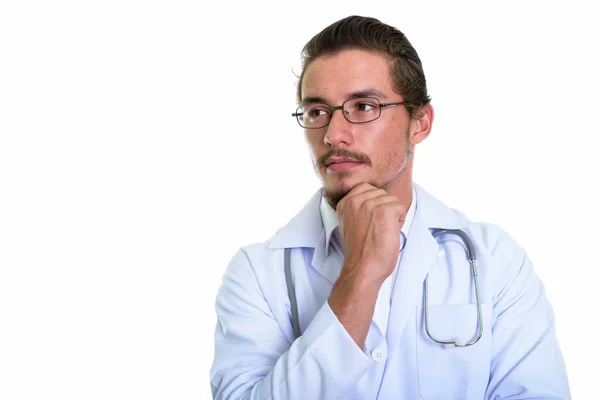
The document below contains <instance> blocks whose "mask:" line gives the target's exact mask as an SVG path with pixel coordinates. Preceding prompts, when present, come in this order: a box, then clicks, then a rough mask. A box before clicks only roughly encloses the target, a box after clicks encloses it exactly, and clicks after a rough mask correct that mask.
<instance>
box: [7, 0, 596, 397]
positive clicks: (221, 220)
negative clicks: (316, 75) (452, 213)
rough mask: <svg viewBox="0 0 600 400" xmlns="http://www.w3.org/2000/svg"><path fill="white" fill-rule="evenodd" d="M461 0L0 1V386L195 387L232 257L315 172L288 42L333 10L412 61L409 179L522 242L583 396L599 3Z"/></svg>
mask: <svg viewBox="0 0 600 400" xmlns="http://www.w3.org/2000/svg"><path fill="white" fill-rule="evenodd" d="M480 3H483V2H472V3H466V2H457V1H452V2H442V1H439V2H427V3H425V2H416V1H399V0H397V1H393V2H392V1H366V2H365V1H357V2H352V1H344V2H325V1H304V2H293V3H292V2H277V3H275V2H274V3H273V4H267V3H265V2H256V1H252V2H247V3H244V2H239V3H238V4H236V3H232V2H228V1H220V2H205V3H203V2H198V1H131V0H120V1H102V2H100V1H97V2H91V1H86V2H81V1H54V2H42V1H38V2H32V1H4V2H2V3H1V5H0V398H2V399H6V400H12V399H46V398H60V399H106V398H111V399H133V398H135V399H142V398H143V399H198V398H200V399H207V398H209V397H210V385H209V368H210V364H211V361H212V355H213V348H212V346H213V343H212V335H213V329H214V324H215V322H216V319H215V313H214V299H215V296H216V292H217V289H218V286H219V283H220V281H221V276H222V274H223V272H224V269H225V267H226V265H227V263H228V261H229V259H230V258H231V257H232V256H233V254H234V253H235V251H236V250H237V249H238V248H239V247H240V246H243V245H246V244H249V243H252V242H257V241H263V240H266V239H268V238H269V237H270V236H271V235H273V234H274V233H275V231H276V230H277V229H278V228H280V227H281V226H282V225H283V224H284V223H285V222H287V221H288V220H289V219H290V218H291V217H292V216H293V215H294V214H295V213H296V212H297V211H298V210H299V209H300V208H301V207H302V205H303V204H304V203H305V202H306V201H307V200H308V198H309V197H310V196H311V195H312V193H313V192H314V191H315V190H316V189H317V188H318V186H319V181H318V180H317V178H316V176H315V175H314V172H313V171H312V167H311V164H310V158H309V153H308V149H307V146H306V144H305V142H304V138H303V132H302V130H301V129H300V128H299V127H298V126H297V124H296V121H295V120H294V119H293V118H292V117H291V115H290V114H291V112H292V111H293V110H294V108H295V103H294V94H295V82H296V79H295V77H294V72H296V73H298V72H299V71H300V70H299V65H300V64H299V61H300V57H299V56H300V50H301V48H302V46H303V45H304V43H305V42H306V41H307V40H309V39H310V38H311V37H312V36H313V35H314V34H316V33H317V32H318V31H319V30H321V29H322V28H324V27H325V26H327V25H328V24H330V23H332V22H334V21H336V20H338V19H340V18H343V17H345V16H347V15H350V14H362V15H370V16H374V17H377V18H380V19H381V20H382V21H383V22H387V23H390V24H392V25H394V26H397V27H398V28H399V29H401V30H402V31H404V32H405V33H406V35H407V36H408V38H409V40H411V42H412V43H413V45H414V46H415V48H416V49H417V51H418V52H419V54H420V56H421V58H422V61H423V65H424V68H425V72H426V76H427V79H428V84H429V91H430V94H431V96H432V98H433V105H434V107H435V110H436V118H435V123H434V128H433V132H432V134H431V136H430V137H429V138H428V139H427V141H426V142H425V143H423V144H422V145H420V146H418V147H417V149H416V166H415V181H416V182H418V183H420V184H421V185H422V186H423V187H424V188H425V189H426V190H428V191H429V192H430V193H432V194H433V195H435V196H436V197H438V198H440V199H442V200H443V201H444V202H446V203H447V204H448V205H450V206H452V207H454V208H457V209H460V210H462V211H464V212H465V213H466V214H467V215H468V216H469V217H470V218H471V219H473V220H479V221H489V222H494V223H497V224H499V225H501V226H502V227H503V228H504V229H506V230H507V231H508V232H509V233H510V234H511V235H513V236H514V237H515V238H516V239H517V240H518V241H519V243H520V244H521V245H522V246H524V247H525V248H526V249H527V250H528V253H529V255H530V257H531V258H532V260H533V261H534V264H535V266H536V271H537V272H538V274H539V275H540V276H541V277H542V279H543V281H544V283H545V285H546V287H547V293H548V296H549V298H550V300H551V302H552V304H553V306H554V310H555V315H556V321H557V332H558V337H559V340H560V343H561V347H562V350H563V354H564V357H565V360H566V363H567V368H568V372H569V378H570V382H571V388H572V393H573V397H574V398H576V399H589V398H591V396H593V395H592V393H594V394H596V393H597V389H596V387H597V379H598V377H597V372H598V368H597V365H598V364H597V361H598V359H600V350H599V349H600V347H599V346H598V345H597V343H598V335H597V333H598V331H597V329H596V327H597V320H598V306H599V301H598V295H597V291H598V284H599V282H600V281H599V279H598V278H599V274H598V270H599V267H600V262H599V261H598V253H597V252H596V250H597V247H596V246H597V241H598V239H597V238H598V237H599V232H598V226H599V223H600V218H599V214H598V204H599V203H600V197H599V195H598V172H599V171H600V163H599V161H598V156H597V151H598V146H597V143H598V138H599V137H600V136H599V135H600V129H599V125H598V117H597V116H598V110H599V109H600V104H599V102H598V93H599V91H600V84H599V78H598V71H600V63H599V62H598V60H597V54H598V39H600V30H599V28H598V24H597V12H595V11H593V9H592V6H591V4H592V3H593V2H591V1H590V2H584V1H561V2H542V1H540V2H526V1H519V2H516V1H515V2H506V1H505V2H501V3H498V5H482V4H480ZM549 3H551V4H549Z"/></svg>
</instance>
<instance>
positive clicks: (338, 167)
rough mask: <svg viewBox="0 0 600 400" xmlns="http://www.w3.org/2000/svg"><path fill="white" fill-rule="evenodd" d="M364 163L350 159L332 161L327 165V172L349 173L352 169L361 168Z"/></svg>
mask: <svg viewBox="0 0 600 400" xmlns="http://www.w3.org/2000/svg"><path fill="white" fill-rule="evenodd" d="M361 164H362V163H361V162H358V161H354V160H348V159H340V160H330V161H329V162H328V164H327V165H326V167H327V171H331V172H339V171H348V170H350V169H353V168H356V167H358V166H360V165H361Z"/></svg>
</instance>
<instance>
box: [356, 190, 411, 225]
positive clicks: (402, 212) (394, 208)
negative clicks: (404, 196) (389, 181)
mask: <svg viewBox="0 0 600 400" xmlns="http://www.w3.org/2000/svg"><path fill="white" fill-rule="evenodd" d="M365 206H367V207H370V208H371V209H373V210H374V209H375V208H378V207H385V208H386V211H387V212H393V213H394V214H395V215H396V217H397V218H398V221H404V219H405V218H406V213H407V211H408V208H407V207H406V206H405V205H404V204H402V203H400V201H398V198H397V197H396V196H393V195H386V196H381V197H377V198H373V199H370V200H368V201H367V202H365Z"/></svg>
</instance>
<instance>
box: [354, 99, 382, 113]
mask: <svg viewBox="0 0 600 400" xmlns="http://www.w3.org/2000/svg"><path fill="white" fill-rule="evenodd" d="M354 107H355V108H356V111H361V112H368V111H373V110H374V109H375V107H377V105H376V104H373V103H369V102H364V101H361V102H358V103H356V105H355V106H354Z"/></svg>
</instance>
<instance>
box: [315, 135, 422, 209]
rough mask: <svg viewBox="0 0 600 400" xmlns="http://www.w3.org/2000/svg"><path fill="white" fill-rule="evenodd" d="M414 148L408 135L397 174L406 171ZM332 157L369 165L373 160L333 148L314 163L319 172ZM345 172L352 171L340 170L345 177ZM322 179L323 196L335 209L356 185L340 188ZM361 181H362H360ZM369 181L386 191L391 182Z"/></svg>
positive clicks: (362, 155)
mask: <svg viewBox="0 0 600 400" xmlns="http://www.w3.org/2000/svg"><path fill="white" fill-rule="evenodd" d="M413 150H414V146H413V145H412V144H411V143H410V142H409V140H408V137H407V138H406V143H405V150H404V160H402V165H401V166H400V168H399V169H398V170H397V172H396V175H400V174H401V173H402V172H404V170H405V169H406V166H407V165H408V160H409V159H410V157H411V156H412V154H413ZM330 157H346V158H352V159H355V160H357V161H359V162H363V163H365V164H367V165H368V166H372V163H371V160H370V159H369V158H368V157H367V156H366V155H364V154H358V153H352V152H349V151H347V150H343V149H331V150H330V151H328V152H327V153H326V154H325V155H323V156H322V157H321V158H320V159H319V160H317V161H316V162H315V163H314V167H315V170H316V171H317V174H319V171H320V170H321V169H322V168H325V163H326V162H327V160H328V159H329V158H330ZM344 174H347V175H349V174H350V172H348V173H344V172H340V173H339V176H341V177H343V176H344ZM321 180H322V181H323V196H324V197H325V200H327V202H328V203H329V205H331V207H333V209H334V210H336V209H337V205H338V203H339V202H340V201H341V200H342V199H343V198H344V197H346V195H347V194H348V193H349V192H350V191H351V190H352V189H353V188H354V186H352V187H338V188H333V187H327V186H326V185H325V181H324V179H323V177H321ZM359 183H361V182H359ZM367 183H369V184H371V185H373V186H375V187H376V188H378V189H384V190H386V191H387V187H388V184H389V182H374V181H371V182H367ZM357 185H358V183H357Z"/></svg>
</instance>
